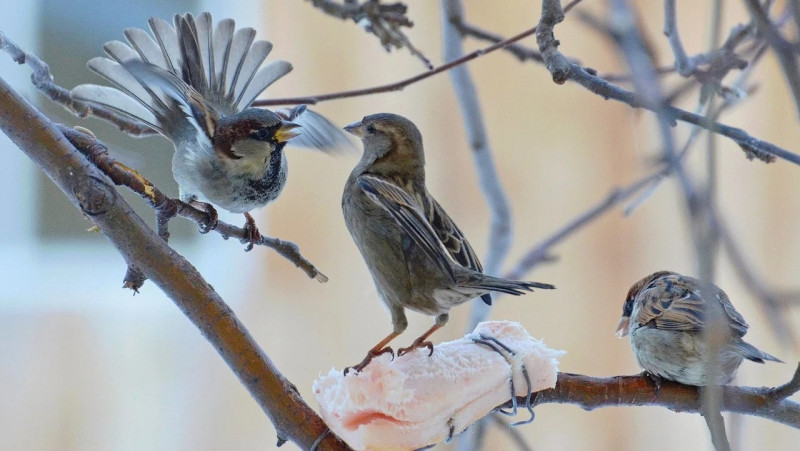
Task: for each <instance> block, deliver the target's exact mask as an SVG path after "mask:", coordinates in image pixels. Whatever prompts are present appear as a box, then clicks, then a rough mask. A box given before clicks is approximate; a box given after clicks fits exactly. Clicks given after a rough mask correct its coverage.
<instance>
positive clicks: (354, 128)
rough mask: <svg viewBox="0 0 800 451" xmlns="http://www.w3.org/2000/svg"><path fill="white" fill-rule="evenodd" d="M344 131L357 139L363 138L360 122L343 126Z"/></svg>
mask: <svg viewBox="0 0 800 451" xmlns="http://www.w3.org/2000/svg"><path fill="white" fill-rule="evenodd" d="M344 131H346V132H347V133H351V134H353V135H356V136H358V137H359V138H363V137H364V128H363V127H361V121H358V122H353V123H352V124H350V125H347V126H345V127H344Z"/></svg>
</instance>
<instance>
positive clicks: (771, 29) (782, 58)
mask: <svg viewBox="0 0 800 451" xmlns="http://www.w3.org/2000/svg"><path fill="white" fill-rule="evenodd" d="M745 3H746V4H747V8H748V9H749V10H750V14H751V15H752V16H753V19H754V20H755V22H756V23H757V24H758V28H759V31H760V32H761V33H764V37H765V38H766V40H767V42H768V43H769V45H770V46H771V47H772V50H774V51H775V55H776V56H777V57H778V61H779V62H780V64H781V69H783V74H784V75H785V76H786V84H788V85H789V90H790V91H791V93H792V96H793V97H794V103H795V106H796V107H797V111H798V114H800V68H798V65H797V53H796V51H795V48H794V46H793V45H792V43H791V42H789V41H787V40H786V38H784V37H783V35H781V33H780V31H778V29H777V28H776V27H775V26H774V25H773V23H772V21H770V19H769V16H768V15H767V12H766V11H765V10H764V8H762V7H761V3H759V2H758V0H745Z"/></svg>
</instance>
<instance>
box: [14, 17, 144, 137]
mask: <svg viewBox="0 0 800 451" xmlns="http://www.w3.org/2000/svg"><path fill="white" fill-rule="evenodd" d="M0 50H5V51H6V52H7V53H8V54H9V55H10V56H11V58H12V59H13V60H14V61H16V62H17V63H18V64H27V65H28V67H30V68H31V70H32V71H33V73H32V74H31V82H32V83H33V85H34V86H35V87H36V88H37V89H39V90H40V91H41V92H42V93H44V94H45V95H46V96H47V97H49V98H50V99H51V100H53V101H54V102H55V103H57V104H59V105H61V106H62V107H64V108H65V109H67V110H68V111H69V112H71V113H72V114H75V115H77V116H80V117H86V116H94V117H97V118H100V119H104V120H106V121H108V122H110V123H112V124H114V125H116V126H117V127H118V128H119V129H120V130H122V131H123V132H125V133H127V134H129V135H131V136H148V135H155V134H157V133H158V132H156V131H155V130H153V129H151V128H150V127H148V126H146V125H144V124H142V123H140V122H137V121H133V120H130V119H128V118H126V117H123V116H120V115H118V114H116V113H115V112H113V111H111V110H109V109H106V108H103V107H102V106H100V105H94V104H89V103H87V102H81V101H78V100H74V99H73V98H72V97H70V95H69V90H67V89H64V88H62V87H61V86H58V85H56V84H55V83H54V82H53V74H52V73H50V67H49V66H48V65H47V63H45V62H44V61H42V60H40V59H39V58H38V57H37V56H36V55H34V54H32V53H28V52H26V51H24V50H22V49H21V48H19V46H17V45H16V44H15V43H14V42H12V41H10V40H8V38H7V37H6V36H5V35H4V34H3V32H2V31H0Z"/></svg>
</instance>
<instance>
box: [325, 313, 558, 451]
mask: <svg viewBox="0 0 800 451" xmlns="http://www.w3.org/2000/svg"><path fill="white" fill-rule="evenodd" d="M489 337H492V338H493V339H495V340H497V342H500V343H502V344H503V345H505V346H506V347H508V348H509V349H510V350H511V351H513V355H512V353H508V352H507V351H505V350H503V349H502V347H501V346H499V345H498V344H497V343H496V342H494V341H492V340H491V339H489ZM476 340H478V341H486V342H488V343H490V344H491V345H493V347H494V348H496V349H499V350H500V351H501V352H498V351H496V350H493V349H491V348H490V347H489V346H487V345H484V344H480V343H477V342H476ZM563 354H564V351H557V350H553V349H550V348H548V347H547V346H546V345H545V344H544V342H542V341H539V340H535V339H533V338H532V337H531V336H530V335H529V334H528V332H527V331H526V330H525V329H524V328H523V327H522V326H521V325H520V324H519V323H516V322H510V321H487V322H483V323H480V324H478V327H476V328H475V331H474V332H473V333H471V334H468V335H467V336H465V337H464V338H462V339H460V340H456V341H451V342H447V343H441V344H439V345H437V346H436V347H435V348H434V351H433V355H432V356H430V357H429V356H428V349H425V348H422V349H417V350H415V351H413V352H411V353H409V354H406V355H404V356H402V357H397V358H395V359H394V360H391V358H390V356H389V355H388V354H384V355H382V356H380V357H378V358H376V359H375V360H373V361H372V362H371V363H370V364H369V365H367V367H366V368H364V370H363V371H362V372H360V373H353V372H350V373H349V374H348V375H347V376H343V375H342V371H341V370H337V369H331V371H330V372H329V373H328V374H327V375H326V376H320V377H319V378H318V379H317V380H316V381H314V387H313V389H314V395H315V396H316V398H317V402H318V403H319V407H320V413H321V415H322V418H323V419H324V420H325V423H326V424H327V425H328V427H330V429H331V430H332V431H333V432H334V433H335V434H336V435H338V436H339V437H341V438H342V439H343V440H344V441H345V442H347V444H348V445H350V446H351V447H353V448H355V449H359V450H366V449H398V450H399V449H418V448H422V447H425V446H428V445H431V444H435V443H439V442H441V441H443V440H445V439H447V438H448V437H450V436H452V434H453V433H458V432H461V431H463V430H464V429H466V428H467V426H469V425H470V424H472V423H473V422H475V421H477V420H479V419H480V418H483V417H484V416H486V415H487V414H488V413H489V412H491V411H492V410H494V409H495V408H496V407H497V406H499V405H501V404H503V403H505V402H507V401H508V400H509V399H510V397H511V389H510V383H509V378H510V377H511V376H512V375H513V377H514V390H515V394H516V395H517V396H525V395H526V394H527V393H528V384H527V382H526V378H525V376H524V374H523V370H524V371H525V372H526V373H527V375H528V378H529V379H530V383H531V391H533V392H537V391H540V390H544V389H547V388H552V387H554V386H555V383H556V373H557V371H558V357H560V356H561V355H563ZM522 412H523V414H527V411H526V410H524V409H523V410H522Z"/></svg>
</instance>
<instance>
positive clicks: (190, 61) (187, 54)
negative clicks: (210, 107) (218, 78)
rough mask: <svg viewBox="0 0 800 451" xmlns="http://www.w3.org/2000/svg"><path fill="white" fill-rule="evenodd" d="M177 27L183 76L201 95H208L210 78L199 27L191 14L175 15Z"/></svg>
mask: <svg viewBox="0 0 800 451" xmlns="http://www.w3.org/2000/svg"><path fill="white" fill-rule="evenodd" d="M175 28H176V29H177V30H178V38H179V42H178V44H179V45H180V52H181V56H182V64H181V74H180V75H181V76H180V77H179V78H181V79H182V80H183V81H184V82H185V83H186V84H188V85H189V86H192V87H193V88H194V89H195V90H196V91H197V92H199V93H200V95H202V96H204V97H207V96H208V90H209V89H208V80H207V78H206V71H205V66H204V62H203V55H202V54H201V52H200V47H201V44H200V43H199V42H198V39H197V28H196V27H195V23H194V18H193V17H192V16H190V15H188V14H187V15H186V16H185V17H183V16H175Z"/></svg>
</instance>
